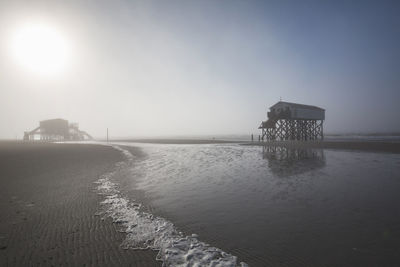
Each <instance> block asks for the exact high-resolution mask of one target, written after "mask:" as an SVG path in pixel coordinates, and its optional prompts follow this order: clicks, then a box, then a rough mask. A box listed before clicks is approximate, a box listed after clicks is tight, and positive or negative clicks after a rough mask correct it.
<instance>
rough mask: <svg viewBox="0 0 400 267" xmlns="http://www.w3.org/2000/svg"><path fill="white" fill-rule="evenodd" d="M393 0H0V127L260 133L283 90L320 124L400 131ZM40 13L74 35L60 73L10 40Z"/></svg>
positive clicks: (398, 38) (399, 32)
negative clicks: (26, 57) (25, 57)
mask: <svg viewBox="0 0 400 267" xmlns="http://www.w3.org/2000/svg"><path fill="white" fill-rule="evenodd" d="M397 3H398V2H397V1H386V2H385V1H375V2H367V1H343V2H341V1H297V0H296V1H244V0H241V1H233V0H232V1H223V0H215V1H203V0H199V1H186V0H181V1H148V0H146V1H59V2H57V1H15V0H12V1H11V0H10V1H4V0H0V58H1V61H0V125H2V126H1V132H0V138H14V137H15V136H16V135H17V136H18V137H20V138H22V134H23V131H25V130H32V129H33V128H35V127H36V126H37V124H38V121H40V120H44V119H50V118H65V119H68V120H70V121H76V122H79V124H80V127H81V128H82V129H83V130H86V131H88V132H89V133H91V134H92V135H94V136H97V137H103V136H104V135H105V129H106V127H108V128H110V133H111V135H112V136H114V137H116V136H118V137H127V136H144V135H152V136H154V135H204V134H211V135H212V134H250V133H255V134H256V133H258V130H257V127H258V125H259V123H260V121H261V120H264V119H266V112H267V108H268V107H269V106H271V105H273V104H275V103H276V102H277V101H278V100H279V98H280V97H282V99H283V100H284V101H290V102H299V103H304V104H312V105H317V106H320V107H322V108H325V109H326V121H325V131H326V132H384V131H400V118H399V115H400V105H399V104H398V102H399V100H400V86H399V85H400V50H399V49H400V15H399V14H400V4H397ZM38 21H39V22H40V23H42V24H45V25H50V26H51V27H52V28H53V29H55V31H57V33H58V34H59V35H60V36H62V39H63V40H64V41H65V45H66V47H67V52H68V53H67V55H68V60H67V63H66V64H65V66H64V67H63V68H62V70H61V71H59V72H57V73H55V74H54V73H52V74H48V75H41V74H38V73H36V72H32V71H31V70H28V69H26V68H24V67H23V66H21V65H20V64H17V62H16V59H15V55H13V54H12V53H11V52H10V51H11V50H12V44H11V45H10V43H12V42H11V39H12V36H13V32H16V31H18V28H19V27H21V26H20V25H22V24H27V23H28V24H35V23H38ZM10 49H11V50H10Z"/></svg>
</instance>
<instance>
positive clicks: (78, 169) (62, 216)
mask: <svg viewBox="0 0 400 267" xmlns="http://www.w3.org/2000/svg"><path fill="white" fill-rule="evenodd" d="M120 160H122V155H121V154H120V152H118V151H116V150H114V149H112V148H111V147H106V146H97V145H74V144H68V145H65V144H49V143H34V144H26V143H17V142H0V214H1V216H0V266H34V265H35V266H36V265H46V266H47V265H49V266H50V265H53V266H60V265H64V266H65V265H68V266H71V265H73V266H83V265H87V266H113V265H118V266H157V265H160V263H159V262H156V261H155V257H156V252H154V251H149V250H146V251H134V250H124V249H122V248H121V247H120V244H121V242H122V241H123V239H124V236H125V235H124V234H123V233H119V232H118V229H116V226H115V224H113V223H112V222H111V220H110V219H106V220H102V219H101V218H100V217H99V216H95V213H96V212H98V211H99V210H100V206H99V202H100V201H101V200H102V199H103V197H102V196H100V195H98V194H97V192H96V190H95V184H93V182H94V181H96V180H97V179H98V178H99V176H100V175H101V174H103V173H106V172H108V171H110V170H111V169H112V168H113V166H114V164H115V163H116V162H117V161H120Z"/></svg>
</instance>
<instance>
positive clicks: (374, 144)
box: [112, 139, 400, 153]
mask: <svg viewBox="0 0 400 267" xmlns="http://www.w3.org/2000/svg"><path fill="white" fill-rule="evenodd" d="M112 142H127V143H149V144H177V145H179V144H181V145H195V144H203V145H206V144H241V145H250V146H251V145H256V146H280V147H287V148H300V149H304V148H318V149H339V150H351V151H354V150H355V151H369V152H389V153H400V142H386V141H308V142H298V141H277V142H258V141H254V142H249V141H241V140H237V141H235V140H229V141H228V140H219V139H128V140H113V141H112Z"/></svg>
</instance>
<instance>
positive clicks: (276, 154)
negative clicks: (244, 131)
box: [262, 146, 326, 177]
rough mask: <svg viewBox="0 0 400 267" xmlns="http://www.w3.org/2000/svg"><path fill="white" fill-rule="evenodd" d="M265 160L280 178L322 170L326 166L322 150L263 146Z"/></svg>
mask: <svg viewBox="0 0 400 267" xmlns="http://www.w3.org/2000/svg"><path fill="white" fill-rule="evenodd" d="M262 155H263V159H267V160H268V167H269V168H270V170H271V171H272V172H273V173H274V174H276V175H278V176H282V177H285V176H291V175H297V174H301V173H305V172H308V171H311V170H316V169H319V168H322V167H324V166H325V164H326V160H325V155H324V151H323V150H322V149H300V148H287V147H278V146H275V147H271V146H263V153H262Z"/></svg>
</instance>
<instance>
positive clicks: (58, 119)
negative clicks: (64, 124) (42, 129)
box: [40, 118, 68, 122]
mask: <svg viewBox="0 0 400 267" xmlns="http://www.w3.org/2000/svg"><path fill="white" fill-rule="evenodd" d="M48 121H68V120H64V119H60V118H57V119H50V120H43V121H40V122H48Z"/></svg>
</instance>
